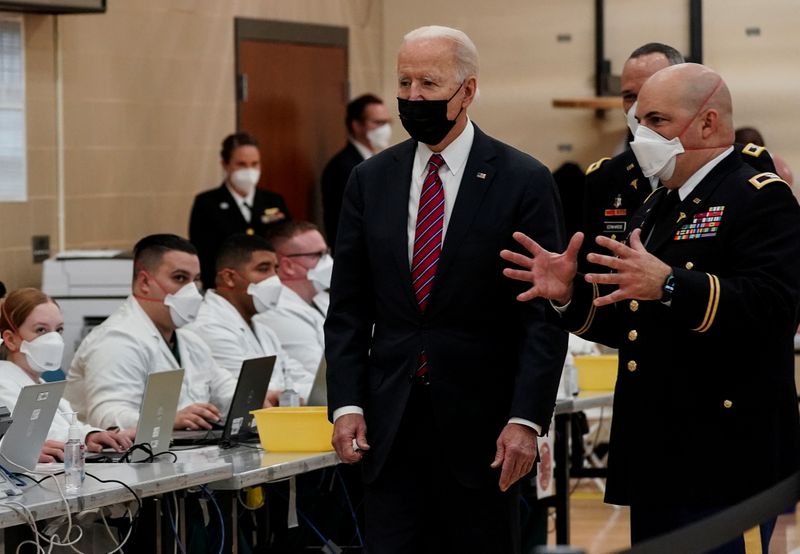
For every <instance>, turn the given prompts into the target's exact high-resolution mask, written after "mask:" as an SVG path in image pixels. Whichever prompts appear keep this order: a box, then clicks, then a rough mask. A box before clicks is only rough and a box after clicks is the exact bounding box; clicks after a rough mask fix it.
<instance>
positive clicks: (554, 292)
mask: <svg viewBox="0 0 800 554" xmlns="http://www.w3.org/2000/svg"><path fill="white" fill-rule="evenodd" d="M513 236H514V240H516V241H517V242H518V243H520V244H521V245H522V246H523V247H524V248H525V250H527V251H528V252H530V253H531V256H532V257H528V256H525V255H524V254H518V253H516V252H512V251H511V250H503V251H502V252H500V257H501V258H503V259H504V260H506V261H509V262H511V263H514V264H517V265H518V266H521V267H523V268H525V269H512V268H506V269H504V270H503V275H505V276H506V277H509V278H511V279H516V280H518V281H527V282H529V283H530V284H531V288H530V289H528V290H527V291H525V292H523V293H522V294H520V295H519V296H517V300H520V301H523V302H524V301H527V300H532V299H534V298H546V299H548V300H554V301H556V302H558V303H559V304H562V305H563V304H566V303H567V302H569V301H570V299H571V298H572V280H573V279H574V278H575V274H576V273H577V271H578V252H579V250H580V248H581V243H583V233H575V235H573V237H572V239H571V240H570V241H569V245H568V246H567V249H566V250H565V251H564V253H563V254H556V253H554V252H549V251H547V250H545V249H544V248H542V247H541V246H539V244H538V243H537V242H536V241H535V240H533V239H532V238H530V237H528V236H527V235H525V234H524V233H514V235H513Z"/></svg>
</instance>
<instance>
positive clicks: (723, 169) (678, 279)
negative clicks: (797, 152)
mask: <svg viewBox="0 0 800 554" xmlns="http://www.w3.org/2000/svg"><path fill="white" fill-rule="evenodd" d="M636 114H637V116H638V118H639V120H640V122H641V125H642V127H640V129H639V130H637V132H636V139H635V140H634V142H633V143H632V147H633V151H634V153H635V154H636V157H637V159H638V161H639V165H640V166H641V167H642V168H643V171H644V173H645V174H646V175H648V174H649V175H657V176H658V177H659V179H660V180H661V182H662V183H663V184H664V187H662V188H659V189H658V190H657V191H656V192H654V193H653V194H652V195H651V197H650V198H649V199H648V200H647V201H645V203H644V205H643V206H642V208H641V209H640V210H639V211H638V212H637V214H636V215H635V216H634V217H633V220H632V222H631V226H632V228H633V229H634V230H633V232H632V233H631V234H630V235H629V237H628V244H627V245H626V244H623V243H621V242H617V241H614V240H611V239H610V238H608V237H603V236H601V237H599V238H598V243H599V245H600V246H602V247H603V248H604V249H607V250H610V253H609V254H610V255H600V254H590V255H589V261H590V262H592V263H596V264H599V265H600V266H603V267H604V268H606V269H605V272H604V273H591V274H588V275H586V276H585V278H584V277H583V276H582V275H580V274H577V275H576V268H577V259H576V258H577V252H578V250H579V248H580V242H581V239H582V236H581V235H580V233H578V234H576V235H575V236H574V237H573V239H572V240H571V241H570V244H569V246H568V248H567V250H566V253H565V254H559V255H557V254H552V253H550V252H547V251H545V250H543V249H541V248H540V247H539V246H537V245H536V244H535V243H534V241H532V240H530V239H528V238H526V237H523V236H521V235H515V238H518V240H520V242H522V243H523V245H525V246H526V248H527V249H528V250H529V251H530V252H531V253H532V254H533V259H531V258H527V257H524V256H519V255H518V254H514V253H511V252H504V253H503V257H504V258H505V259H507V260H509V261H513V262H515V263H518V264H520V265H521V266H523V267H525V268H526V269H525V270H510V269H509V270H506V274H507V275H508V276H510V277H514V278H517V279H522V280H527V281H529V282H531V283H533V286H532V288H531V289H530V290H529V291H528V292H526V293H525V294H523V295H521V297H520V299H521V300H530V299H532V298H537V297H544V298H550V299H552V300H553V301H554V305H558V306H562V307H561V308H557V309H558V311H560V312H561V317H562V318H563V320H562V321H563V324H564V326H565V328H567V329H569V330H571V331H572V332H574V333H576V334H579V335H581V336H583V337H585V338H588V339H589V340H594V341H598V342H602V343H604V344H607V345H609V346H613V347H617V348H619V371H618V376H617V384H616V390H615V394H614V419H613V421H612V424H611V442H610V450H609V458H608V471H609V473H608V482H607V488H606V501H607V502H609V503H612V504H629V505H630V506H631V539H632V541H633V542H634V543H637V542H640V541H643V540H645V539H648V538H650V537H654V536H656V535H659V534H662V533H665V532H668V531H670V530H673V529H675V528H678V527H681V526H683V525H686V524H688V523H691V522H694V521H696V520H699V519H702V518H704V517H706V516H708V515H710V514H712V513H714V512H716V511H719V510H722V509H724V508H726V507H728V506H732V505H734V504H736V503H738V502H740V501H742V500H744V499H745V498H747V497H749V496H751V495H753V494H755V493H757V492H759V491H761V490H763V489H765V488H768V487H769V486H771V485H773V484H775V483H777V482H779V481H780V480H782V479H783V478H785V477H788V476H789V475H790V474H792V473H793V472H795V471H796V470H797V469H798V467H799V466H800V422H799V421H798V410H797V396H796V392H795V385H794V357H793V338H794V332H795V329H796V327H797V313H798V306H800V207H798V204H797V201H796V200H795V198H794V196H793V194H792V192H791V190H790V188H789V186H788V185H787V184H786V183H785V182H784V181H783V180H781V179H780V177H778V176H777V175H775V174H774V173H769V172H763V173H759V172H758V171H757V170H755V169H754V168H752V167H751V166H749V165H747V164H745V163H744V162H743V161H742V155H741V153H740V152H738V151H737V150H736V149H735V148H734V147H733V118H732V113H731V97H730V93H729V92H728V89H727V87H726V85H725V83H724V82H723V81H722V79H721V77H720V76H719V75H718V74H717V73H715V72H713V71H711V70H710V69H708V68H706V67H704V66H702V65H697V64H682V65H675V66H672V67H668V68H666V69H662V70H661V71H659V72H657V73H656V74H654V75H653V76H652V77H651V78H650V79H649V80H648V81H647V82H646V83H645V84H644V86H643V87H642V89H641V91H640V94H639V104H638V107H637V112H636ZM643 128H644V129H646V131H643ZM676 139H677V140H676ZM608 269H612V270H613V271H614V272H613V273H608ZM748 438H753V440H754V441H755V442H754V445H753V446H752V450H750V447H748V446H747V445H746V442H745V441H746V440H748ZM653 479H655V480H656V482H657V483H658V486H656V487H654V486H653V485H652V483H653ZM772 523H774V521H773V522H767V524H766V525H763V524H762V541H763V545H762V546H763V551H764V552H767V545H768V542H769V535H770V534H771V524H772ZM714 552H737V553H738V552H744V543H743V541H742V540H741V538H740V539H739V540H737V541H735V542H734V543H731V544H726V545H724V546H723V547H721V549H720V550H714Z"/></svg>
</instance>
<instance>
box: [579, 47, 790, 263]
mask: <svg viewBox="0 0 800 554" xmlns="http://www.w3.org/2000/svg"><path fill="white" fill-rule="evenodd" d="M679 63H684V59H683V56H681V53H680V52H678V51H677V50H676V49H675V48H673V47H671V46H669V45H666V44H661V43H659V42H650V43H647V44H644V45H642V46H640V47H639V48H637V49H636V50H634V51H633V52H631V55H630V56H629V57H628V60H627V61H626V62H625V65H624V66H623V67H622V77H621V86H622V109H623V110H624V112H625V119H626V121H627V123H628V127H629V129H630V132H631V137H632V136H633V135H632V133H635V132H636V127H637V126H638V122H637V121H636V99H637V97H638V94H639V89H641V88H642V85H643V84H644V83H645V81H647V79H649V78H650V76H651V75H653V74H654V73H655V72H656V71H658V70H660V69H663V68H665V67H669V66H670V65H675V64H679ZM735 148H736V149H737V150H738V151H739V152H741V154H742V157H743V159H744V160H745V162H747V163H748V164H750V165H752V166H753V167H755V168H756V169H757V170H759V171H760V172H765V171H770V172H773V173H774V172H775V166H774V164H773V163H772V158H771V157H770V155H769V153H768V152H767V151H766V149H765V148H763V147H761V146H757V145H755V144H747V145H736V146H735ZM658 184H659V183H658V178H657V177H655V176H652V177H649V178H648V177H645V176H644V175H643V174H642V170H641V168H640V167H639V163H638V162H637V161H636V157H635V156H634V155H633V152H632V151H631V150H627V149H626V150H625V151H624V152H622V153H621V154H618V155H617V156H615V157H613V158H601V159H600V160H598V161H596V162H594V163H593V164H591V165H590V166H589V167H588V168H587V170H586V186H585V189H584V195H583V214H582V221H581V227H580V230H581V231H583V232H584V234H585V236H586V240H584V241H583V250H582V251H581V255H580V256H579V257H578V266H579V268H580V269H581V271H603V268H602V266H598V265H594V264H590V263H589V262H587V260H586V255H587V254H588V253H589V252H599V253H604V249H602V248H599V247H598V246H597V244H596V243H595V241H594V238H595V237H596V236H597V235H603V236H606V237H609V238H611V239H614V240H622V239H623V238H624V237H626V236H627V234H628V233H629V232H630V229H629V224H630V220H631V218H632V217H633V214H634V213H636V210H638V209H639V207H640V206H641V205H642V203H643V202H644V200H645V199H646V198H647V197H648V196H649V195H650V193H652V192H653V190H655V189H656V187H658Z"/></svg>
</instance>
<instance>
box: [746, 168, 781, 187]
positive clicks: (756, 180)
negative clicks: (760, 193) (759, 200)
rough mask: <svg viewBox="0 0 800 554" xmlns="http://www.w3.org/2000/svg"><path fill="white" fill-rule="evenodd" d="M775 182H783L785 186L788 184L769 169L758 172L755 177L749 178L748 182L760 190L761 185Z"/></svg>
mask: <svg viewBox="0 0 800 554" xmlns="http://www.w3.org/2000/svg"><path fill="white" fill-rule="evenodd" d="M776 182H777V183H783V184H784V185H786V186H787V187H788V186H789V183H787V182H786V181H784V180H783V179H781V178H780V177H779V176H778V175H775V174H774V173H771V172H769V171H768V172H766V173H759V174H758V175H756V176H755V177H751V178H750V184H751V185H753V186H754V187H756V188H757V189H758V190H761V187H763V186H766V185H768V184H770V183H776Z"/></svg>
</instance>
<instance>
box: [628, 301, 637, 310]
mask: <svg viewBox="0 0 800 554" xmlns="http://www.w3.org/2000/svg"><path fill="white" fill-rule="evenodd" d="M628 307H629V308H630V309H631V311H632V312H635V311H636V310H638V309H639V303H638V302H637V301H636V300H631V303H630V304H628Z"/></svg>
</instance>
